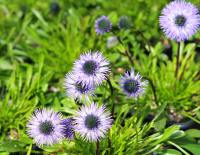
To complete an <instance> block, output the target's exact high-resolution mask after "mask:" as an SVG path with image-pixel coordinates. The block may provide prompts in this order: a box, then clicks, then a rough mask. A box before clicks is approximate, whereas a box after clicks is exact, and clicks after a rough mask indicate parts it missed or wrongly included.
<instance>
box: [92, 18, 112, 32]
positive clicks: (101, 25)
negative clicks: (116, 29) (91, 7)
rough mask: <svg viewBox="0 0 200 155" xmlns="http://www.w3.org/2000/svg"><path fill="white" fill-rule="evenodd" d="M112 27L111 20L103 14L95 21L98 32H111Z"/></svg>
mask: <svg viewBox="0 0 200 155" xmlns="http://www.w3.org/2000/svg"><path fill="white" fill-rule="evenodd" d="M111 29H112V23H111V22H110V21H109V19H108V17H106V16H101V17H100V18H98V19H97V20H96V21H95V31H96V33H97V34H104V33H107V32H110V30H111Z"/></svg>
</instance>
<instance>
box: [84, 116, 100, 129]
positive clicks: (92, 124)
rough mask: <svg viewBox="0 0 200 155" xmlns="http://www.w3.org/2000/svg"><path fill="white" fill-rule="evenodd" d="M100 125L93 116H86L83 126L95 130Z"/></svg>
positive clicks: (97, 119)
mask: <svg viewBox="0 0 200 155" xmlns="http://www.w3.org/2000/svg"><path fill="white" fill-rule="evenodd" d="M99 124H100V121H99V118H98V117H96V116H94V115H92V114H91V115H88V116H86V118H85V126H86V127H87V128H88V129H95V128H98V126H99Z"/></svg>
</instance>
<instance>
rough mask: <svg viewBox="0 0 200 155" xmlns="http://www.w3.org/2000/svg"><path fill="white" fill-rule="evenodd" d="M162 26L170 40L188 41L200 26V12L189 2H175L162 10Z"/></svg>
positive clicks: (182, 0)
mask: <svg viewBox="0 0 200 155" xmlns="http://www.w3.org/2000/svg"><path fill="white" fill-rule="evenodd" d="M160 26H161V28H162V29H163V31H164V33H165V34H166V36H167V37H168V38H170V39H172V40H176V41H177V42H180V41H184V40H187V39H189V38H190V37H191V36H192V35H194V34H195V33H196V32H197V30H198V28H199V26H200V15H199V11H198V9H197V8H196V7H195V6H194V5H193V4H191V3H189V2H185V1H184V0H175V1H173V2H171V3H169V4H168V5H167V6H166V7H165V8H164V9H163V10H162V15H161V16H160Z"/></svg>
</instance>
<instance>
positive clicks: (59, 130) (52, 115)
mask: <svg viewBox="0 0 200 155" xmlns="http://www.w3.org/2000/svg"><path fill="white" fill-rule="evenodd" d="M61 121H62V117H61V114H59V113H56V112H54V111H52V110H50V109H42V110H39V109H38V110H36V111H35V112H34V114H33V115H32V116H31V118H30V120H29V122H28V124H27V132H28V134H29V136H30V137H31V138H33V140H34V141H35V143H36V144H37V145H39V146H42V145H53V144H55V143H58V142H59V141H60V140H61V139H62V138H63V137H64V135H63V125H62V124H61Z"/></svg>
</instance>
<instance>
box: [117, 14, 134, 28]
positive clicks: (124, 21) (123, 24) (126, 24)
mask: <svg viewBox="0 0 200 155" xmlns="http://www.w3.org/2000/svg"><path fill="white" fill-rule="evenodd" d="M118 27H119V28H120V29H129V28H130V27H131V23H130V21H129V18H128V17H127V16H121V17H120V18H119V22H118Z"/></svg>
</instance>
